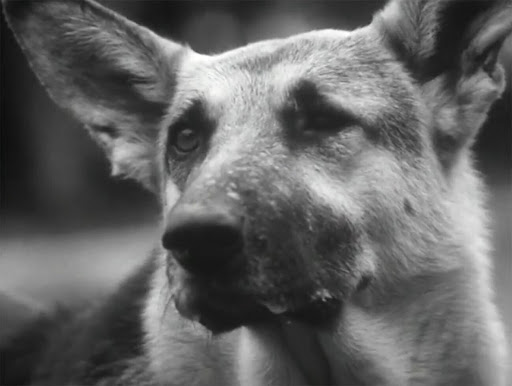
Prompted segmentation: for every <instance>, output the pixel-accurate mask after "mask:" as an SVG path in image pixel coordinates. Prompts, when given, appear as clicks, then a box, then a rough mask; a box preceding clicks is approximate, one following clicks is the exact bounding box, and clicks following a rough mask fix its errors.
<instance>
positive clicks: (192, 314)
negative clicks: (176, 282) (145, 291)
mask: <svg viewBox="0 0 512 386" xmlns="http://www.w3.org/2000/svg"><path fill="white" fill-rule="evenodd" d="M310 298H311V300H310V301H308V302H307V303H301V305H300V306H298V305H294V306H291V305H285V304H279V303H274V302H270V301H257V300H256V299H255V298H253V297H250V296H239V295H227V294H223V295H219V294H215V293H214V292H213V291H211V290H207V289H204V288H203V289H199V288H194V287H192V286H190V287H182V288H180V289H178V290H177V291H176V292H175V294H174V304H175V307H176V309H177V310H178V312H179V313H180V314H181V315H182V316H183V317H185V318H187V319H189V320H192V321H196V322H198V323H200V324H202V325H203V326H204V327H205V328H207V329H208V330H210V331H211V332H212V333H214V334H220V333H224V332H229V331H231V330H234V329H236V328H238V327H241V326H250V325H256V324H261V323H267V322H271V321H276V320H278V321H285V322H286V321H292V320H293V321H298V322H301V323H304V324H307V325H310V326H311V327H314V328H327V327H329V326H330V325H332V323H333V322H334V321H335V320H336V319H337V317H338V315H339V314H340V311H341V308H342V303H341V301H339V300H337V299H335V298H333V297H322V296H316V295H314V296H312V297H310Z"/></svg>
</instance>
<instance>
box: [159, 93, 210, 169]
mask: <svg viewBox="0 0 512 386" xmlns="http://www.w3.org/2000/svg"><path fill="white" fill-rule="evenodd" d="M213 128H214V123H213V122H212V120H211V119H209V117H208V116H207V115H206V112H205V108H204V105H203V103H202V102H200V101H196V102H194V103H193V104H192V105H191V107H189V108H188V109H187V110H186V111H185V112H184V113H183V114H181V116H180V117H179V118H178V119H177V120H176V121H175V122H174V123H172V124H171V125H170V126H169V131H168V133H167V145H166V147H167V149H166V156H165V157H166V163H168V162H169V161H170V158H178V159H180V158H183V157H186V156H188V155H189V154H192V153H193V152H195V151H197V150H198V149H199V148H200V147H201V146H203V144H204V143H205V141H206V139H207V137H208V136H209V135H210V134H211V131H212V130H213Z"/></svg>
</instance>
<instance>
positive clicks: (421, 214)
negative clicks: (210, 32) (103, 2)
mask: <svg viewBox="0 0 512 386" xmlns="http://www.w3.org/2000/svg"><path fill="white" fill-rule="evenodd" d="M3 3H4V9H5V13H6V15H7V20H8V22H9V24H10V26H11V28H12V29H13V31H14V33H15V35H16V37H17V39H18V42H19V43H20V46H21V47H22V49H23V51H24V53H25V54H26V56H27V58H28V60H29V62H30V63H31V65H32V68H33V70H34V71H35V73H36V74H37V75H38V77H39V78H40V80H41V82H42V83H43V84H44V85H45V86H46V87H47V88H48V90H49V92H50V94H51V96H52V97H53V98H54V99H55V100H56V102H57V103H58V104H60V105H61V106H63V107H64V108H65V109H67V110H68V111H69V112H71V114H73V115H74V116H75V117H76V118H77V119H79V120H80V121H82V122H83V123H84V124H85V125H86V126H87V127H88V128H89V130H90V132H91V134H92V136H93V137H94V138H95V139H96V140H97V141H99V143H100V144H101V145H102V146H103V147H104V148H105V150H106V152H107V155H108V157H109V159H110V161H111V163H112V170H113V174H116V175H125V176H127V177H130V178H135V179H137V180H138V181H140V182H141V183H142V184H144V185H145V186H146V187H148V188H149V189H151V190H153V191H154V192H155V193H156V194H158V195H159V197H160V200H161V206H162V218H163V221H162V222H163V233H164V237H163V246H159V247H157V248H156V249H155V251H154V253H153V254H152V256H151V257H150V258H149V259H148V260H147V262H146V263H145V264H144V265H143V266H141V268H140V269H139V270H138V271H137V272H136V273H135V274H134V275H133V276H132V277H130V278H129V279H127V281H126V282H125V283H124V284H123V285H122V286H121V287H120V288H119V289H118V290H117V291H116V292H115V293H114V294H112V295H111V296H110V297H108V298H107V299H106V300H104V301H101V302H100V303H99V304H98V305H96V306H92V307H91V308H90V309H87V310H86V311H85V312H84V313H78V314H75V313H72V314H71V315H69V314H66V315H64V316H62V315H61V316H59V315H58V316H57V317H55V318H54V317H46V316H43V317H41V319H38V320H36V321H34V322H33V323H30V324H29V325H28V326H27V327H26V328H24V329H23V330H22V331H20V332H19V333H18V334H17V335H15V336H14V337H13V338H11V339H10V340H9V341H8V342H6V343H4V344H2V351H1V355H2V357H4V358H6V360H5V362H3V363H6V364H7V366H8V367H9V368H8V369H7V371H5V372H4V371H3V372H2V373H3V374H2V377H3V378H2V382H3V383H7V384H9V383H20V384H29V383H35V384H41V385H45V384H48V385H53V384H96V385H112V384H114V385H116V384H117V385H130V384H133V385H135V384H142V385H160V384H163V385H168V384H170V385H212V384H214V385H262V384H272V385H295V384H344V385H390V386H398V385H497V386H499V385H505V379H504V376H505V370H504V369H505V364H506V358H507V355H506V345H505V343H504V332H503V326H502V324H501V321H500V318H499V316H498V313H497V310H496V307H495V305H494V303H493V295H492V290H491V288H492V286H491V282H490V261H489V250H488V249H489V248H488V231H487V215H486V213H485V208H484V201H485V197H484V196H485V194H484V192H485V189H484V187H483V184H482V182H481V181H480V178H479V176H478V173H477V172H476V170H475V168H474V167H473V158H472V157H473V156H472V152H471V146H472V144H473V142H474V140H475V137H476V135H477V132H478V130H479V128H480V127H481V125H482V124H483V122H484V120H485V119H486V116H487V112H488V111H489V109H490V107H491V106H492V104H493V103H494V101H495V100H496V99H497V98H499V97H500V95H501V93H502V91H503V88H504V84H505V80H504V71H503V68H502V67H501V66H500V65H499V63H497V60H496V58H497V54H498V52H499V49H500V47H501V45H502V43H503V41H504V40H505V38H506V37H507V36H508V35H509V34H510V32H511V31H512V5H511V3H510V1H507V0H496V1H477V2H473V1H468V2H465V1H458V0H392V1H390V3H389V4H388V5H387V6H386V7H385V8H384V10H383V11H382V12H380V13H379V14H377V15H376V16H375V18H374V21H373V22H372V23H371V24H370V25H369V26H366V27H363V28H360V29H357V30H355V31H352V32H346V31H336V30H324V31H311V32H308V33H304V34H300V35H296V36H292V37H290V38H286V39H276V40H269V41H263V42H258V43H254V44H250V45H248V46H245V47H242V48H238V49H235V50H232V51H228V52H226V53H222V54H219V55H212V56H208V55H199V54H197V53H195V52H193V51H192V50H191V49H190V48H188V47H186V46H182V45H180V44H177V43H175V42H172V41H169V40H166V39H163V38H161V37H158V36H157V35H155V34H154V33H152V32H151V31H149V30H147V29H145V28H143V27H140V26H138V25H136V24H134V23H132V22H129V21H127V20H125V19H124V18H123V17H121V16H119V15H116V14H114V13H113V12H111V11H108V10H106V9H105V8H103V7H102V6H100V5H98V4H96V3H94V2H93V1H91V0H83V1H69V2H63V1H60V0H48V1H44V2H43V1H24V2H21V1H14V0H11V1H8V0H7V1H6V0H4V2H3ZM454 30H457V33H453V31H454ZM180 133H181V134H184V133H185V134H187V135H188V136H190V135H192V134H193V139H194V140H197V142H193V144H194V145H197V146H193V147H192V148H191V149H185V150H184V149H183V147H182V146H180V141H179V135H180ZM191 133H192V134H191ZM185 143H187V142H185ZM211 213H214V215H215V216H213V217H214V218H215V221H217V223H215V225H216V227H214V228H209V230H210V231H212V232H213V231H216V232H218V231H219V226H218V225H219V223H218V221H220V220H218V219H219V218H221V219H222V221H225V220H226V219H228V220H229V221H231V222H230V223H229V224H230V226H232V227H234V225H233V224H234V223H235V224H236V227H237V228H236V229H235V231H236V236H237V237H238V238H237V239H236V240H237V241H239V242H238V243H237V245H243V249H242V250H240V251H238V252H237V254H236V261H235V262H232V261H230V263H232V265H231V266H230V267H231V268H229V269H228V268H226V267H223V268H225V270H224V271H222V273H218V272H217V273H215V274H213V273H212V272H213V270H214V269H217V265H221V263H225V260H212V259H219V255H223V256H224V255H227V253H223V254H215V253H212V252H211V250H212V249H211V248H214V247H215V243H216V242H217V241H218V240H217V241H216V240H215V238H212V237H210V236H209V234H206V233H204V232H203V233H195V236H194V237H195V238H194V237H192V236H190V233H189V232H190V229H192V228H190V227H189V228H187V237H188V238H187V239H184V238H183V237H182V239H181V241H180V243H183V242H186V243H192V245H189V244H187V248H188V253H181V252H180V251H179V250H177V248H176V244H173V243H176V240H175V238H174V239H172V238H171V237H170V236H169V235H170V234H171V230H175V229H178V230H180V231H181V232H182V233H181V234H183V229H184V226H183V224H187V221H189V222H190V218H200V219H201V221H204V218H205V216H206V215H211ZM219 213H220V215H219ZM194 216H195V217H194ZM210 218H211V217H210ZM178 219H179V221H178ZM233 219H235V220H233ZM240 219H242V220H240ZM240 224H243V226H242V225H240ZM194 225H195V226H196V225H197V223H195V224H194ZM210 225H211V224H210ZM221 225H223V227H224V228H222V229H224V230H225V229H226V226H225V223H223V224H221ZM180 227H181V228H180ZM194 229H197V228H194ZM212 229H213V230H212ZM230 231H231V233H230V236H233V234H234V233H233V232H234V231H233V229H232V228H230ZM198 235H199V236H198ZM219 235H220V233H219ZM174 236H176V233H174ZM219 239H221V237H220V236H219ZM169 240H171V241H169ZM173 240H174V241H173ZM201 243H210V244H209V247H211V248H210V249H208V247H206V248H205V249H204V250H206V251H210V253H202V254H196V257H195V258H194V259H192V257H193V256H194V254H193V253H190V251H191V250H194V248H195V250H198V248H199V247H198V246H200V245H201ZM164 247H166V248H164ZM199 249H200V248H199ZM204 250H203V252H204ZM191 256H192V257H191ZM197 256H199V257H197ZM233 259H235V258H234V257H233ZM212 261H213V263H212ZM225 264H227V263H225ZM205 266H206V267H208V269H207V270H206V271H205V270H204V267H205ZM200 269H203V271H202V272H200V271H199V270H200ZM205 272H206V274H205ZM210 275H211V276H210ZM215 275H219V276H215ZM197 322H199V323H197Z"/></svg>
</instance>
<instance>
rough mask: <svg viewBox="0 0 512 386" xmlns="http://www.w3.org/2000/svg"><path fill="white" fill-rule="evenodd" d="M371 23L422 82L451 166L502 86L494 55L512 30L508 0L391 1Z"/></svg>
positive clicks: (443, 154) (511, 4)
mask: <svg viewBox="0 0 512 386" xmlns="http://www.w3.org/2000/svg"><path fill="white" fill-rule="evenodd" d="M373 25H374V26H375V27H376V28H377V29H378V30H379V33H380V34H381V36H383V41H384V43H385V44H386V45H387V46H388V47H389V48H390V49H391V50H392V51H393V53H394V54H395V55H396V57H397V58H398V59H399V60H400V61H402V62H403V63H404V65H405V67H406V68H407V69H408V70H409V72H410V73H411V75H412V76H413V78H415V80H416V81H417V82H418V84H419V85H420V86H421V88H422V91H423V94H424V96H425V100H426V102H427V104H428V105H429V107H430V109H431V110H432V111H433V113H434V114H433V117H434V118H433V119H434V132H433V135H434V143H435V144H436V147H437V149H438V152H439V156H440V159H441V161H442V162H443V163H444V164H446V165H450V164H451V163H452V162H453V161H454V159H456V156H457V154H459V153H460V150H462V149H464V148H467V147H468V146H469V145H471V143H472V141H473V139H474V137H475V135H476V133H477V132H478V129H479V128H480V126H481V125H482V124H483V122H484V120H485V118H486V115H487V112H488V110H489V108H490V107H491V105H492V103H493V102H494V101H495V100H496V99H497V98H498V97H499V96H500V95H501V93H502V91H503V89H504V84H505V80H504V71H503V68H502V67H501V65H500V64H499V63H498V61H497V58H498V53H499V51H500V48H501V47H502V45H503V43H504V41H505V39H506V38H507V36H508V35H509V34H510V33H511V32H512V1H511V0H391V1H390V2H389V4H388V5H387V6H386V8H384V10H383V11H382V12H380V13H379V14H377V15H376V17H375V18H374V21H373Z"/></svg>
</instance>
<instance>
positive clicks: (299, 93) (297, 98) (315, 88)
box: [278, 79, 370, 126]
mask: <svg viewBox="0 0 512 386" xmlns="http://www.w3.org/2000/svg"><path fill="white" fill-rule="evenodd" d="M288 90H289V91H288V92H287V93H286V94H285V95H286V97H285V98H286V99H285V101H284V104H283V105H282V106H280V107H279V112H278V113H279V115H280V117H281V118H282V119H284V120H285V121H286V120H287V117H288V116H289V115H290V113H292V114H293V112H297V111H304V112H307V111H310V112H323V113H327V114H330V115H331V116H336V117H337V118H338V119H343V120H344V121H345V122H357V123H358V124H360V125H362V126H368V125H370V123H369V122H368V121H367V120H365V119H363V117H361V116H360V114H357V113H356V111H355V109H353V108H351V106H350V103H344V102H345V101H344V100H343V99H342V98H339V97H337V95H335V94H333V93H332V92H328V91H324V90H321V87H320V86H319V85H318V84H317V83H316V82H314V81H312V80H309V79H300V80H298V81H296V82H294V83H293V84H292V85H291V86H290V87H289V89H288Z"/></svg>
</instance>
